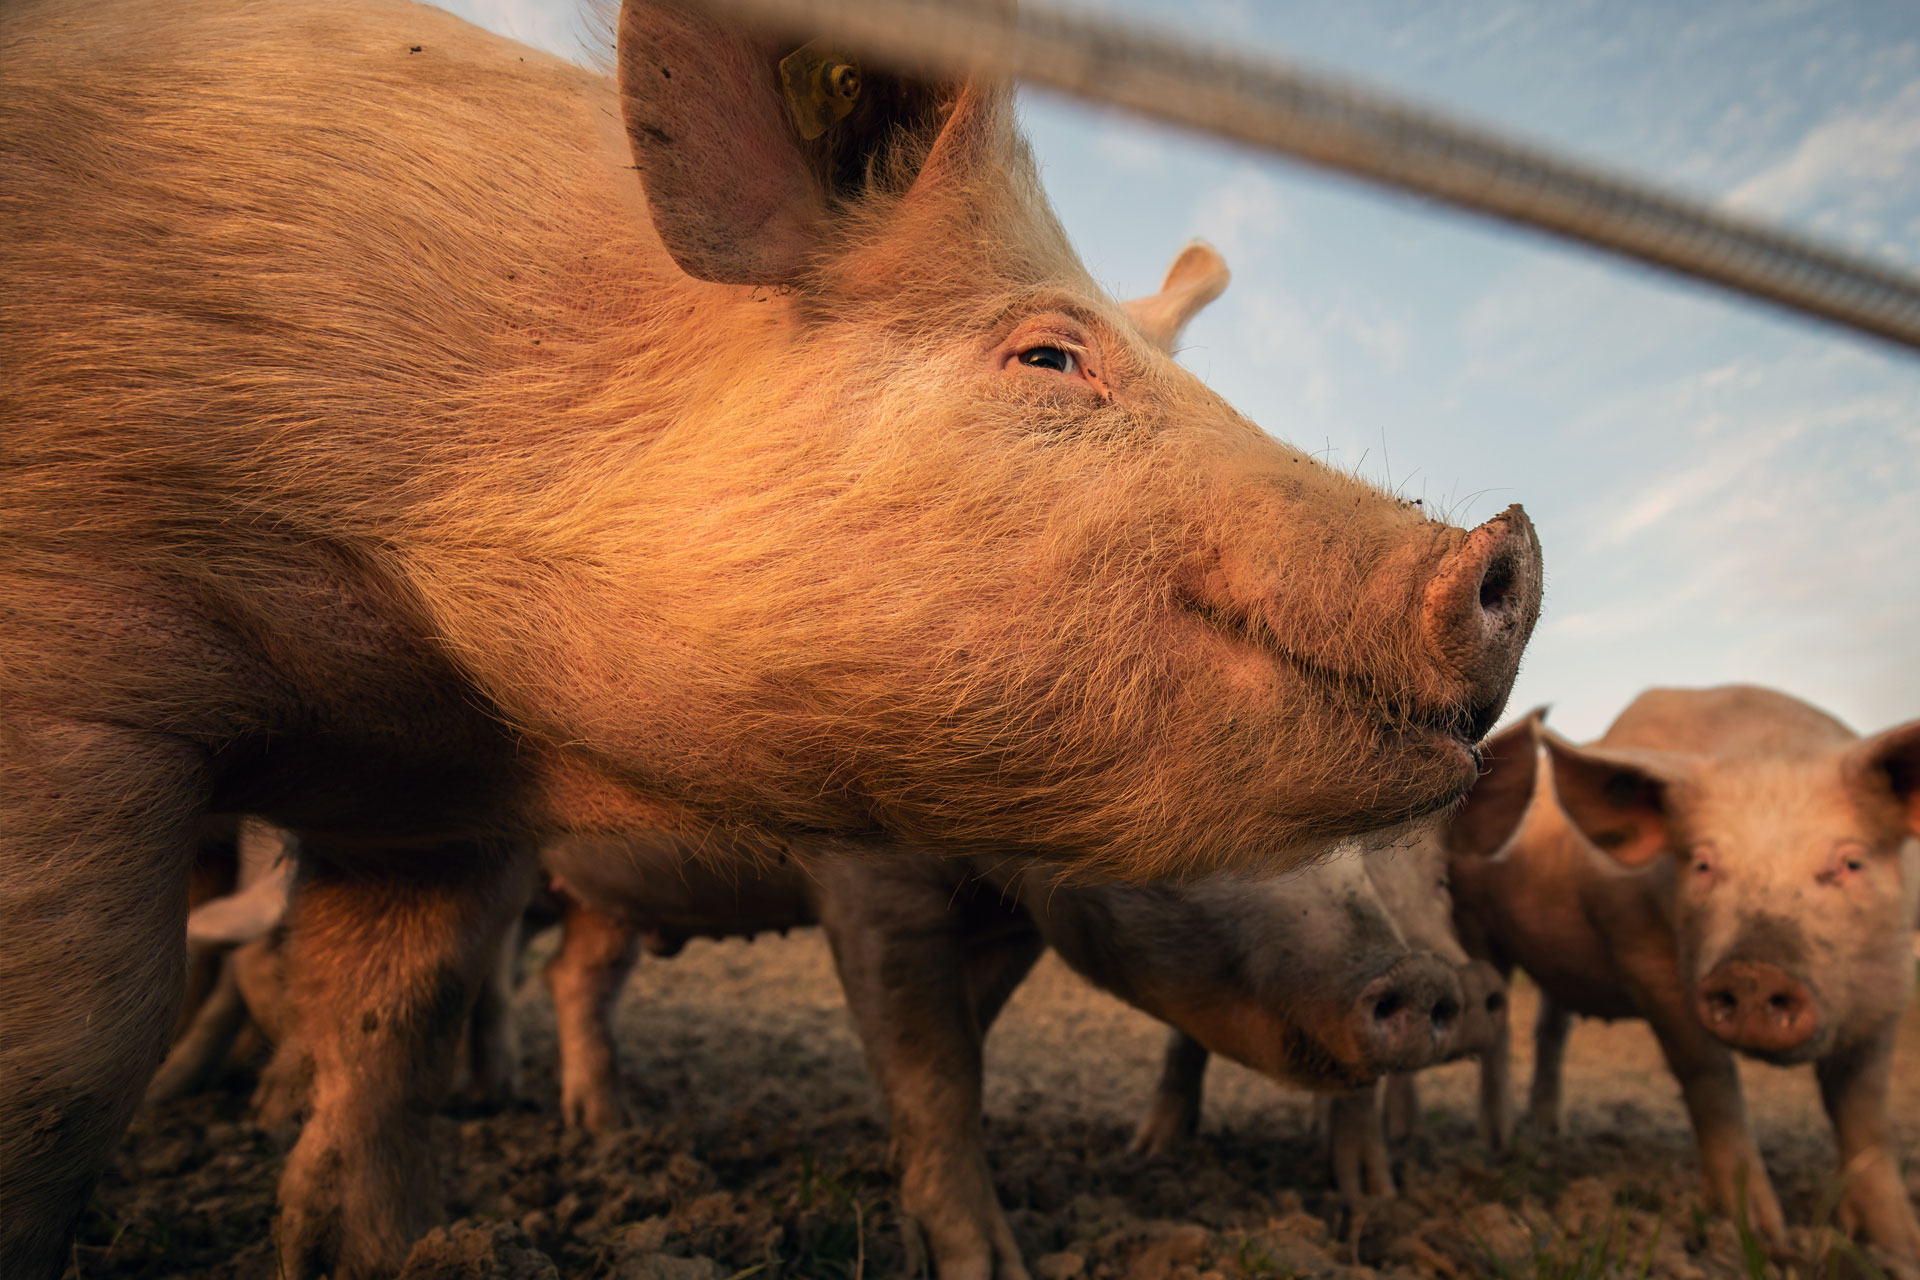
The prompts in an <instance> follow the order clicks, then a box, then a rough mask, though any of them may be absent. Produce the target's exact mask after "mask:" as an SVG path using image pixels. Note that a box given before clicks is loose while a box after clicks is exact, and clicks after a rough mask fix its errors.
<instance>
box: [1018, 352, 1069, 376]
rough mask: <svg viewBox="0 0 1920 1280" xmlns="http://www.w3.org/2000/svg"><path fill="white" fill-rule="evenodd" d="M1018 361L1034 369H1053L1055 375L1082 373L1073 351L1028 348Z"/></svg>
mask: <svg viewBox="0 0 1920 1280" xmlns="http://www.w3.org/2000/svg"><path fill="white" fill-rule="evenodd" d="M1017 359H1018V360H1019V361H1020V363H1021V364H1024V365H1027V366H1029V367H1031V368H1034V369H1051V370H1053V371H1054V372H1055V373H1065V374H1075V373H1078V372H1080V362H1079V361H1078V360H1075V359H1074V358H1073V353H1072V352H1071V351H1067V350H1065V349H1064V348H1061V347H1028V348H1027V349H1026V350H1025V351H1022V352H1021V353H1020V354H1019V356H1018V357H1017Z"/></svg>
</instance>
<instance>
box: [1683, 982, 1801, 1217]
mask: <svg viewBox="0 0 1920 1280" xmlns="http://www.w3.org/2000/svg"><path fill="white" fill-rule="evenodd" d="M1682 1016H1684V1015H1682ZM1676 1021H1677V1019H1676ZM1653 1033H1654V1035H1655V1036H1656V1037H1658V1039H1659V1041H1660V1049H1661V1052H1662V1053H1664V1054H1665V1055H1666V1059H1667V1066H1668V1067H1669V1068H1670V1069H1671V1070H1672V1071H1673V1074H1674V1076H1675V1078H1676V1079H1678V1080H1679V1081H1680V1092H1681V1096H1682V1097H1683V1098H1684V1099H1685V1101H1686V1104H1687V1114H1688V1116H1689V1117H1690V1118H1691V1119H1692V1120H1693V1136H1694V1141H1695V1142H1696V1143H1697V1144H1698V1146H1699V1150H1700V1172H1701V1176H1702V1179H1703V1181H1704V1182H1705V1184H1706V1193H1707V1203H1708V1205H1709V1206H1710V1207H1711V1208H1712V1209H1713V1211H1714V1212H1716V1213H1720V1214H1725V1215H1726V1216H1727V1217H1730V1218H1737V1217H1738V1216H1739V1215H1740V1189H1741V1188H1742V1187H1743V1186H1744V1187H1745V1189H1746V1218H1747V1223H1748V1225H1749V1226H1750V1227H1752V1229H1753V1230H1755V1231H1757V1232H1759V1233H1760V1234H1761V1235H1762V1236H1764V1237H1766V1238H1767V1240H1769V1241H1770V1242H1771V1243H1773V1244H1774V1245H1775V1246H1776V1247H1781V1246H1784V1245H1785V1244H1786V1239H1787V1224H1786V1218H1785V1216H1784V1215H1783V1214H1782V1213H1781V1212H1780V1201H1779V1200H1778V1198H1776V1197H1775V1196H1774V1194H1773V1183H1772V1182H1771V1181H1769V1180H1768V1178H1767V1167H1766V1165H1765V1164H1764V1163H1762V1162H1761V1159H1760V1150H1759V1148H1758V1147H1756V1146H1755V1145H1754V1141H1753V1133H1752V1130H1751V1129H1750V1128H1749V1127H1748V1125H1747V1104H1746V1098H1745V1095H1744V1094H1742V1092H1741V1090H1740V1072H1739V1069H1738V1068H1737V1066H1736V1065H1735V1063H1734V1059H1733V1054H1732V1053H1731V1052H1729V1051H1728V1050H1727V1049H1726V1047H1725V1046H1723V1045H1721V1044H1719V1043H1718V1042H1717V1041H1714V1040H1712V1039H1711V1038H1710V1037H1708V1035H1707V1033H1706V1032H1705V1031H1704V1030H1702V1029H1700V1028H1699V1027H1698V1025H1697V1024H1695V1025H1673V1026H1668V1025H1662V1024H1661V1023H1660V1022H1655V1023H1654V1024H1653Z"/></svg>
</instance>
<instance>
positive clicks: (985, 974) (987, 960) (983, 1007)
mask: <svg viewBox="0 0 1920 1280" xmlns="http://www.w3.org/2000/svg"><path fill="white" fill-rule="evenodd" d="M1046 949H1047V944H1046V942H1045V941H1044V940H1042V938H1041V937H1040V934H1039V931H1038V930H1035V929H1032V928H1020V929H1018V930H1001V931H998V932H997V933H996V934H995V935H994V936H993V937H992V938H991V939H989V940H985V941H982V942H976V943H975V944H973V945H971V946H969V947H968V948H967V962H966V963H967V974H966V977H967V1002H968V1003H969V1004H970V1005H972V1007H973V1020H974V1023H975V1025H977V1026H978V1027H979V1028H980V1038H981V1039H983V1040H984V1039H986V1035H987V1032H988V1031H990V1030H992V1028H993V1024H994V1020H995V1019H997V1018H998V1017H999V1016H1000V1011H1001V1010H1002V1009H1004V1008H1006V1007H1007V1001H1008V1000H1009V999H1011V998H1012V996H1013V993H1014V992H1015V991H1016V990H1017V989H1018V988H1019V986H1020V984H1021V983H1022V982H1025V981H1026V980H1027V975H1028V974H1029V973H1032V972H1033V966H1034V965H1035V964H1037V963H1038V962H1039V960H1040V957H1041V955H1042V954H1044V953H1045V951H1046Z"/></svg>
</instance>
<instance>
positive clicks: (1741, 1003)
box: [1698, 960, 1820, 1054]
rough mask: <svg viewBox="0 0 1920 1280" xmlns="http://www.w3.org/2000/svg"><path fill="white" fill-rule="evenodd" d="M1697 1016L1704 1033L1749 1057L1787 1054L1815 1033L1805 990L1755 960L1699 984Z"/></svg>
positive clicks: (1815, 1016) (1732, 964)
mask: <svg viewBox="0 0 1920 1280" xmlns="http://www.w3.org/2000/svg"><path fill="white" fill-rule="evenodd" d="M1698 1010H1699V1016H1700V1021H1701V1022H1702V1023H1703V1024H1705V1026H1706V1028H1707V1030H1708V1031H1711V1032H1712V1033H1713V1034H1714V1035H1715V1036H1716V1037H1718V1038H1719V1039H1720V1040H1722V1041H1724V1042H1725V1043H1726V1044H1729V1045H1731V1046H1733V1047H1734V1048H1736V1049H1741V1050H1745V1051H1746V1052H1748V1053H1759V1054H1784V1053H1792V1052H1793V1051H1794V1050H1795V1049H1799V1048H1801V1047H1802V1046H1804V1045H1805V1044H1806V1043H1807V1042H1808V1041H1809V1040H1811V1039H1813V1037H1814V1033H1815V1032H1817V1031H1819V1029H1820V1014H1819V1011H1818V1009H1816V1008H1815V1007H1814V1002H1813V992H1812V991H1810V990H1808V989H1807V984H1806V983H1804V982H1802V981H1800V979H1798V978H1796V977H1794V976H1793V975H1792V974H1790V973H1788V972H1787V971H1786V970H1785V969H1782V968H1781V967H1780V966H1779V965H1776V964H1768V963H1766V962H1764V961H1760V960H1729V961H1727V962H1726V963H1725V964H1722V965H1720V966H1719V967H1717V968H1715V969H1714V970H1713V972H1711V973H1709V974H1708V975H1707V977H1706V980H1705V981H1703V982H1702V983H1701V984H1700V993H1699V1000H1698Z"/></svg>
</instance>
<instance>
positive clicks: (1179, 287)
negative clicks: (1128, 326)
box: [1126, 240, 1232, 355]
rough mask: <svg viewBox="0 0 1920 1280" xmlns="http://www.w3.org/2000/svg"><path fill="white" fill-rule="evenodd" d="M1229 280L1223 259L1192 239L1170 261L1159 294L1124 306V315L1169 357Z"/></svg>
mask: <svg viewBox="0 0 1920 1280" xmlns="http://www.w3.org/2000/svg"><path fill="white" fill-rule="evenodd" d="M1231 278H1232V276H1231V273H1230V272H1228V270H1227V262H1226V259H1225V258H1222V257H1221V256H1220V255H1219V253H1218V252H1216V251H1215V249H1214V247H1213V246H1212V245H1210V244H1208V243H1207V242H1206V241H1204V240H1195V241H1194V242H1193V243H1192V244H1190V245H1188V246H1187V247H1186V248H1184V249H1182V250H1181V251H1180V256H1179V257H1177V258H1175V259H1174V260H1173V265H1172V266H1171V267H1169V268H1168V269H1167V278H1166V280H1165V281H1164V282H1163V283H1162V284H1161V286H1160V292H1158V293H1155V294H1151V295H1149V296H1147V297H1144V298H1135V299H1134V300H1133V301H1132V302H1129V303H1127V304H1126V306H1127V314H1128V315H1129V316H1131V317H1132V318H1133V323H1134V324H1135V325H1137V326H1139V329H1140V332H1141V333H1143V334H1145V335H1146V339H1147V341H1148V342H1151V343H1152V344H1153V345H1154V346H1156V347H1158V348H1160V350H1162V351H1165V352H1167V353H1168V354H1169V355H1171V354H1172V352H1173V348H1174V346H1175V345H1176V344H1177V343H1178V342H1179V341H1180V334H1181V332H1182V331H1183V330H1184V329H1186V327H1187V323H1188V322H1189V321H1191V320H1192V319H1193V318H1194V317H1195V316H1197V315H1199V314H1200V311H1201V309H1202V308H1204V307H1205V306H1206V305H1207V304H1208V303H1209V302H1212V301H1213V300H1214V299H1215V298H1217V297H1219V296H1220V295H1221V294H1222V293H1223V292H1225V291H1226V287H1227V281H1228V280H1229V279H1231Z"/></svg>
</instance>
